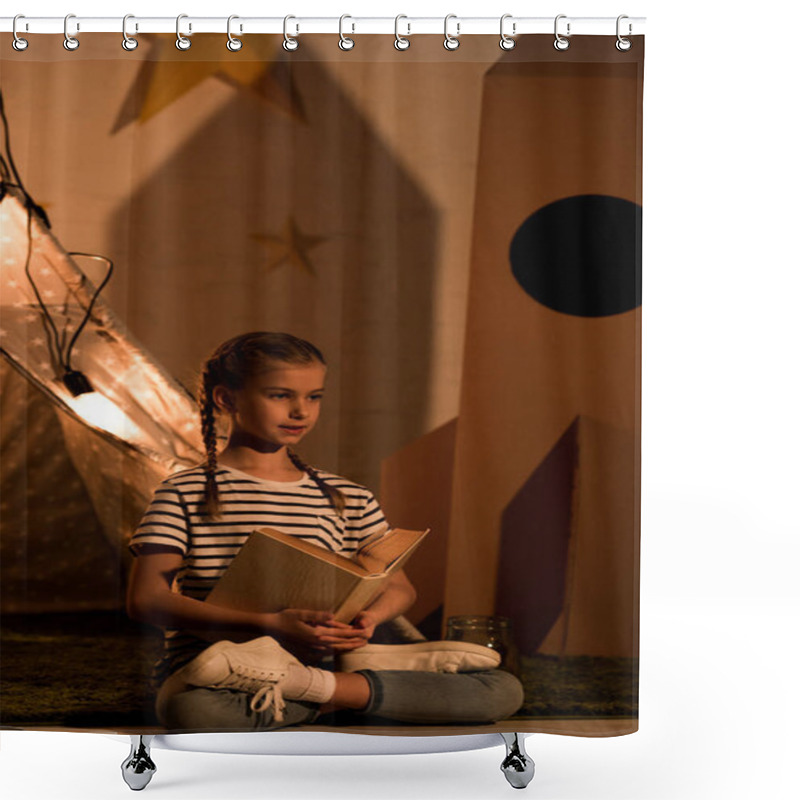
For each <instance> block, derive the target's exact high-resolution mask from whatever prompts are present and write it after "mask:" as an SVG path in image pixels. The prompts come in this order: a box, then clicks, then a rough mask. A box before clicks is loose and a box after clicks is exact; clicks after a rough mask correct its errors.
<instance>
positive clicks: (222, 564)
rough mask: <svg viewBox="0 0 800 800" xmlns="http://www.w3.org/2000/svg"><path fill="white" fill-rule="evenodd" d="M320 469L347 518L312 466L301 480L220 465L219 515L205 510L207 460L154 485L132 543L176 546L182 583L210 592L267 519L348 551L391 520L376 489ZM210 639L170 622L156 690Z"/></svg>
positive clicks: (192, 592)
mask: <svg viewBox="0 0 800 800" xmlns="http://www.w3.org/2000/svg"><path fill="white" fill-rule="evenodd" d="M317 473H318V475H319V476H320V477H321V478H322V479H323V480H325V482H326V483H328V484H329V485H330V486H333V487H335V488H337V489H338V490H339V491H341V492H342V494H343V495H344V496H345V499H346V505H345V510H344V519H343V518H342V517H340V516H339V515H338V514H337V513H336V509H335V508H334V507H333V505H332V504H331V501H330V500H329V499H328V496H327V495H326V494H325V493H324V492H323V491H322V489H321V488H320V487H319V486H318V484H317V483H316V481H315V480H314V479H313V478H312V477H311V476H310V475H308V474H306V475H304V476H303V478H301V479H300V480H299V481H289V482H283V481H268V480H264V479H262V478H258V477H256V476H254V475H250V474H249V473H245V472H241V471H240V470H236V469H233V468H231V467H227V466H221V465H220V466H219V467H218V468H217V470H216V479H217V487H218V490H219V500H220V512H221V517H220V519H217V520H213V521H212V520H210V519H209V518H208V516H207V515H205V514H202V513H201V512H200V510H199V509H200V506H201V504H202V500H203V491H204V488H205V481H206V476H205V472H204V471H203V468H202V467H201V466H197V467H191V468H189V469H184V470H181V471H180V472H176V473H173V474H172V475H170V476H169V477H167V478H165V479H164V480H162V481H161V483H160V484H159V485H158V486H157V487H156V488H155V490H154V491H153V496H152V499H151V501H150V505H149V506H148V508H147V511H145V513H144V515H143V516H142V519H141V522H140V523H139V525H138V526H137V528H136V530H135V531H134V532H133V533H132V534H131V537H130V539H129V543H128V548H129V549H130V551H131V552H132V553H133V554H134V555H137V553H136V545H138V544H144V543H153V544H161V545H169V546H171V547H174V548H176V549H177V550H178V551H179V552H180V553H181V554H182V555H183V557H184V561H183V564H182V566H181V568H180V570H179V571H178V573H177V575H176V578H175V581H176V588H177V590H178V591H179V592H180V593H182V594H184V595H186V596H187V597H192V598H194V599H197V600H204V599H205V598H206V596H207V595H208V593H209V592H210V591H211V589H212V588H213V587H214V584H215V583H216V581H217V580H219V578H220V576H221V575H222V573H223V572H225V570H226V569H227V567H228V565H229V564H230V563H231V561H232V560H233V558H234V556H235V555H236V554H237V553H238V552H239V549H240V548H241V546H242V545H243V544H244V542H245V540H246V539H247V537H248V536H249V535H250V532H251V531H252V530H253V529H254V528H263V527H266V526H269V527H271V528H275V529H276V530H279V531H283V532H284V533H289V534H292V535H293V536H298V537H300V538H302V539H305V540H306V541H309V542H313V543H314V544H317V545H319V546H320V547H325V548H327V549H328V550H332V551H333V552H336V553H341V554H342V555H345V556H347V555H349V554H352V553H353V552H355V550H357V549H358V546H359V543H360V542H361V541H363V540H364V539H365V538H366V537H368V536H370V535H371V534H373V533H375V532H376V531H377V530H380V529H381V528H385V527H387V522H386V519H385V517H384V515H383V511H382V509H381V507H380V505H379V504H378V501H377V500H376V499H375V496H374V495H373V494H372V492H371V491H370V490H369V489H368V488H367V487H365V486H362V485H360V484H357V483H353V482H352V481H349V480H347V479H346V478H343V477H341V476H340V475H335V474H333V473H331V472H327V471H325V470H317ZM209 645H210V642H208V641H206V640H204V639H199V638H197V637H195V636H192V635H190V634H188V633H185V632H183V631H181V630H178V629H174V628H166V629H164V639H163V648H162V653H161V657H160V658H159V660H158V661H157V662H156V663H155V664H154V665H153V669H152V671H151V675H150V686H149V688H150V690H151V691H156V690H157V688H158V686H160V684H161V683H162V682H163V680H164V679H165V678H166V677H167V676H168V675H169V674H170V673H172V672H174V671H175V670H176V669H178V668H179V667H181V666H183V665H184V664H186V663H188V662H189V661H191V660H192V659H193V658H194V657H195V656H196V655H198V653H200V651H202V650H204V649H205V648H206V647H208V646H209Z"/></svg>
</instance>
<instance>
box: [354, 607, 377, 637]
mask: <svg viewBox="0 0 800 800" xmlns="http://www.w3.org/2000/svg"><path fill="white" fill-rule="evenodd" d="M378 622H379V620H378V618H377V617H376V616H375V614H373V613H372V612H371V611H359V612H358V614H357V616H356V618H355V620H353V625H354V626H355V627H356V628H358V629H360V630H361V634H362V636H363V637H364V638H365V639H366V640H367V641H369V640H370V639H371V638H372V637H373V636H374V635H375V626H376V625H378Z"/></svg>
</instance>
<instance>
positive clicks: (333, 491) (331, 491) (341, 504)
mask: <svg viewBox="0 0 800 800" xmlns="http://www.w3.org/2000/svg"><path fill="white" fill-rule="evenodd" d="M286 453H287V454H288V456H289V458H290V459H291V460H292V463H293V464H294V465H295V466H296V467H297V468H298V469H302V470H303V471H304V472H307V473H308V474H309V475H310V476H311V477H312V478H313V479H314V480H315V481H316V483H317V486H319V488H320V489H321V490H322V491H323V492H324V493H325V494H326V495H327V496H328V499H329V500H330V501H331V505H332V506H333V507H334V508H335V509H336V513H337V514H338V515H339V516H340V517H342V518H343V517H344V508H345V498H344V495H343V494H342V493H341V492H340V491H339V490H338V489H337V488H336V487H335V486H331V485H330V484H329V483H328V482H327V481H325V480H324V479H323V478H322V476H321V475H320V474H319V472H317V470H316V469H314V467H312V466H311V465H310V464H306V463H305V461H303V459H302V458H300V456H299V455H298V454H297V453H295V452H294V451H293V450H292V449H291V448H290V447H287V448H286Z"/></svg>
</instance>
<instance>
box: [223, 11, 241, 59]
mask: <svg viewBox="0 0 800 800" xmlns="http://www.w3.org/2000/svg"><path fill="white" fill-rule="evenodd" d="M232 19H239V17H238V16H237V15H236V14H231V15H230V16H229V17H228V41H227V42H226V43H225V47H227V48H228V50H230V51H231V53H235V52H237V51H238V50H241V49H242V47H243V46H244V42H243V41H242V40H241V39H237V38H236V37H235V36H232V35H231V20H232ZM241 29H242V28H241V26H240V27H239V30H240V31H241Z"/></svg>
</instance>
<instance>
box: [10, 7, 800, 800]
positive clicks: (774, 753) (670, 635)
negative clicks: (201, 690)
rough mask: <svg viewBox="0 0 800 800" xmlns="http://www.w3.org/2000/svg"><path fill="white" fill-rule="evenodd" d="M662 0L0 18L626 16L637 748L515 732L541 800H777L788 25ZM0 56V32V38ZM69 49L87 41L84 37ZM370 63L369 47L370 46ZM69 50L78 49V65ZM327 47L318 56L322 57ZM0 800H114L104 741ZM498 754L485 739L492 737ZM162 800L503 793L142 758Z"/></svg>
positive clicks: (782, 740) (403, 772) (383, 774)
mask: <svg viewBox="0 0 800 800" xmlns="http://www.w3.org/2000/svg"><path fill="white" fill-rule="evenodd" d="M777 9H778V10H775V9H774V8H773V7H772V4H764V3H761V4H759V5H758V6H755V5H753V6H751V7H750V8H748V7H747V6H745V5H744V4H736V3H730V2H727V3H722V2H713V3H712V2H706V3H703V4H696V3H689V2H686V1H685V0H672V2H670V3H666V2H664V3H660V4H656V3H654V2H647V0H637V1H636V2H626V3H625V5H619V4H617V3H609V2H578V1H577V0H572V1H571V2H570V3H569V7H567V6H566V5H564V6H561V5H558V6H556V5H552V4H549V3H548V4H545V3H536V4H533V5H530V4H520V3H517V4H516V5H514V6H512V5H509V6H507V7H506V6H503V7H499V6H497V5H496V4H493V3H489V2H486V0H484V1H483V2H470V1H469V0H460V2H458V3H455V2H452V3H451V2H448V3H447V4H443V3H440V2H437V1H436V0H429V1H426V2H424V3H422V2H416V3H411V2H408V3H404V4H403V5H402V6H400V5H396V4H391V3H389V2H387V0H359V2H355V0H348V2H347V4H346V5H342V4H333V3H331V2H327V3H323V2H301V0H292V2H291V3H288V4H287V3H283V4H275V3H269V4H264V3H255V2H251V1H250V2H245V0H237V2H236V5H235V6H233V5H230V4H224V3H220V2H219V1H218V0H217V2H214V3H212V2H208V1H207V0H194V2H193V3H182V4H180V5H176V4H174V3H166V2H153V0H147V2H144V0H139V2H138V3H137V4H136V5H135V6H133V5H130V6H128V5H124V4H122V3H120V2H118V0H100V2H90V0H84V1H83V2H82V3H81V4H71V3H70V4H64V3H61V2H58V3H57V2H51V1H50V0H47V1H45V0H29V2H28V3H27V4H26V3H22V4H21V5H19V6H15V7H13V8H11V7H5V8H4V9H3V12H2V14H3V15H4V16H13V15H14V14H15V13H22V14H26V15H28V16H38V17H41V16H61V17H63V16H64V15H65V14H67V13H76V14H79V15H80V16H118V17H119V18H120V20H121V18H122V16H123V15H124V14H126V13H133V14H136V15H138V16H172V17H175V16H177V15H178V14H179V13H190V14H192V15H195V16H228V15H229V14H239V15H240V16H246V15H247V16H284V15H285V14H294V15H296V16H301V17H302V16H327V17H338V16H340V15H341V14H344V13H349V14H351V15H353V16H373V17H374V16H381V17H390V16H391V17H393V16H396V15H397V14H400V13H404V14H407V15H408V16H415V15H416V16H441V17H442V19H443V18H444V16H445V15H446V14H448V13H457V14H458V15H459V16H462V17H463V16H471V17H475V16H480V17H492V16H497V17H498V31H499V17H500V15H501V14H503V13H511V14H515V15H517V16H553V17H554V16H555V15H556V14H558V13H569V14H570V15H571V16H576V17H577V16H592V17H597V16H600V17H614V18H615V17H616V16H617V15H618V14H623V13H624V14H628V15H630V16H644V17H647V27H646V57H645V79H644V80H645V91H644V196H643V208H644V215H643V218H644V264H643V310H644V315H643V387H642V392H643V411H642V551H641V588H642V592H641V685H640V730H639V732H638V733H636V734H633V735H631V736H623V737H616V738H607V739H587V738H579V737H567V736H555V735H539V734H534V735H533V736H531V737H529V738H528V740H527V747H528V751H529V752H530V753H531V755H532V756H533V758H534V760H535V761H536V765H537V768H536V777H535V778H534V780H533V782H532V783H531V784H530V786H529V787H528V788H527V789H526V790H525V791H526V793H527V795H528V796H531V797H533V796H535V797H537V798H539V799H540V800H555V799H556V798H565V799H566V798H570V799H572V800H579V799H580V798H596V799H599V798H615V800H623V798H635V799H636V800H645V799H646V800H651V799H652V800H655V799H656V798H670V800H677V799H680V800H689V798H704V800H707V798H716V797H720V798H722V797H724V798H725V799H726V800H737V799H738V798H745V797H747V798H750V797H755V796H759V797H766V798H770V800H778V799H779V798H795V797H797V796H798V794H797V793H798V780H797V776H796V774H795V773H794V772H793V771H792V768H791V765H792V763H793V761H794V757H796V756H797V752H798V746H799V745H800V737H799V736H798V733H797V720H798V714H799V713H800V702H799V701H798V699H799V696H800V693H799V692H798V688H797V675H798V666H799V664H798V660H797V655H798V641H797V640H798V627H799V626H798V616H800V615H798V610H799V609H800V591H798V588H797V587H798V581H797V580H796V574H795V572H796V570H797V565H798V563H800V559H799V556H800V546H799V545H798V522H797V517H796V513H795V503H793V502H791V501H792V499H793V498H794V497H795V496H796V494H797V485H796V484H797V478H798V469H797V456H798V452H797V450H798V445H799V444H800V440H799V437H798V410H799V409H800V398H799V397H798V390H797V385H796V382H795V377H796V373H797V355H796V352H795V351H796V345H797V342H798V322H797V319H798V284H799V281H798V261H799V259H798V255H797V246H796V233H797V228H798V213H797V212H798V205H799V204H798V200H797V197H798V181H799V180H800V174H798V172H799V171H798V155H797V141H796V139H797V136H798V128H797V124H796V122H795V119H794V116H793V110H794V109H796V106H797V102H796V100H794V101H793V100H792V99H791V98H792V97H793V96H794V97H795V98H796V96H797V95H796V92H797V77H798V67H797V63H796V55H795V50H796V48H795V46H794V41H795V40H794V37H793V35H792V34H793V33H794V32H795V31H796V30H797V28H798V25H797V23H798V17H799V16H800V14H798V10H797V6H796V5H793V6H792V5H789V4H781V5H779V6H777ZM0 35H3V36H6V35H7V36H10V35H11V34H10V33H8V34H6V33H3V34H0ZM86 36H87V37H89V36H91V34H86ZM387 42H389V44H388V45H387V46H391V43H390V40H389V39H387ZM83 46H84V47H86V46H90V45H89V42H88V39H87V41H86V42H85V44H84V45H83ZM334 46H335V45H334ZM0 737H1V739H0V788H2V791H3V795H4V797H6V798H17V797H22V794H23V792H24V793H25V796H26V797H27V798H30V800H34V798H48V799H49V798H53V797H58V798H82V799H83V800H92V799H93V798H103V800H107V798H110V797H124V796H130V794H129V792H130V790H129V789H128V787H127V786H126V785H125V784H124V783H123V781H122V778H121V774H120V769H119V765H120V763H121V762H122V760H123V759H124V758H125V757H126V756H127V753H128V746H127V743H126V742H124V741H123V740H112V739H108V738H106V737H105V736H102V735H97V734H78V733H36V732H30V731H20V732H8V731H4V732H2V734H0ZM498 738H499V737H498ZM153 755H154V758H155V761H156V764H157V766H158V772H157V773H156V775H155V777H154V778H153V780H152V782H151V784H150V785H149V786H148V787H147V789H145V792H147V793H148V796H152V797H161V798H170V799H173V798H192V800H201V798H228V797H235V798H237V800H247V798H263V797H271V798H282V799H283V798H292V800H304V799H305V798H315V800H318V799H319V798H321V797H325V798H344V797H347V798H350V800H358V799H359V798H375V797H381V798H391V799H392V800H393V799H394V798H414V799H415V800H425V799H426V798H433V797H436V798H449V797H458V798H463V799H464V800H467V798H481V800H487V799H488V798H495V797H498V798H499V797H509V796H510V795H511V794H512V793H513V792H514V791H515V790H514V789H512V788H511V787H510V786H509V785H508V784H507V783H506V781H505V779H504V777H503V776H502V774H501V773H500V771H499V764H500V761H501V759H502V757H503V755H504V749H503V747H502V745H501V744H499V745H498V747H496V748H491V749H487V750H479V751H473V752H465V753H444V754H427V755H416V756H406V755H394V756H363V755H360V756H342V757H332V756H313V757H312V756H307V757H303V756H285V757H283V756H244V755H236V756H226V755H219V754H211V755H208V754H199V753H180V752H172V751H164V750H154V751H153Z"/></svg>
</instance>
